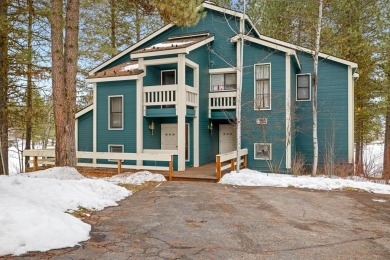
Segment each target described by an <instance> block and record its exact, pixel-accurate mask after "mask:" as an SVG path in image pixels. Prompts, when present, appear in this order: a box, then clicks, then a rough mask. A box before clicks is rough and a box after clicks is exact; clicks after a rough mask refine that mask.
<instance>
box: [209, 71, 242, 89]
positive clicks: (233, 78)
mask: <svg viewBox="0 0 390 260" xmlns="http://www.w3.org/2000/svg"><path fill="white" fill-rule="evenodd" d="M210 81H211V91H232V90H236V89H237V74H236V73H225V74H211V78H210Z"/></svg>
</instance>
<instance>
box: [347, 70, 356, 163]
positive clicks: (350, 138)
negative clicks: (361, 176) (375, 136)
mask: <svg viewBox="0 0 390 260" xmlns="http://www.w3.org/2000/svg"><path fill="white" fill-rule="evenodd" d="M353 97H354V82H353V73H352V68H351V66H348V163H353V161H354V156H353V154H354V139H355V137H354V128H355V121H354V114H353V112H354V107H355V105H354V98H353Z"/></svg>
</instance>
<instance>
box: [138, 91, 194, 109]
mask: <svg viewBox="0 0 390 260" xmlns="http://www.w3.org/2000/svg"><path fill="white" fill-rule="evenodd" d="M185 89H186V94H185V95H186V99H185V102H186V105H187V106H192V107H197V106H198V104H197V96H198V90H197V89H196V88H193V87H190V86H185ZM143 92H144V93H143V101H144V111H146V108H147V107H151V106H157V107H158V106H160V107H163V106H175V107H176V108H177V104H178V102H181V100H180V101H179V97H178V85H163V86H162V85H160V86H150V87H144V88H143Z"/></svg>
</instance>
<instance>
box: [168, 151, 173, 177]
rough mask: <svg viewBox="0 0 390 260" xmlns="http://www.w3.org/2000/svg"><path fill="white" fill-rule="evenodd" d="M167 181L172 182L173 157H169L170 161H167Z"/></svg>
mask: <svg viewBox="0 0 390 260" xmlns="http://www.w3.org/2000/svg"><path fill="white" fill-rule="evenodd" d="M168 180H169V181H172V180H173V155H171V160H170V161H169V178H168Z"/></svg>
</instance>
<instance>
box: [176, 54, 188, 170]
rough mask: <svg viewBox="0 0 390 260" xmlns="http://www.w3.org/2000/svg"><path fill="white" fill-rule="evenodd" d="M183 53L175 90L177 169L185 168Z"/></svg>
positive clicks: (184, 65)
mask: <svg viewBox="0 0 390 260" xmlns="http://www.w3.org/2000/svg"><path fill="white" fill-rule="evenodd" d="M185 71H186V64H185V55H184V54H179V60H178V63H177V75H178V78H177V79H178V80H177V84H178V90H177V102H178V104H177V128H178V129H177V138H178V140H177V150H178V170H179V171H184V170H185V168H186V159H185V138H186V137H185V123H186V110H187V109H186V108H187V106H186V88H185V73H186V72H185Z"/></svg>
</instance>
